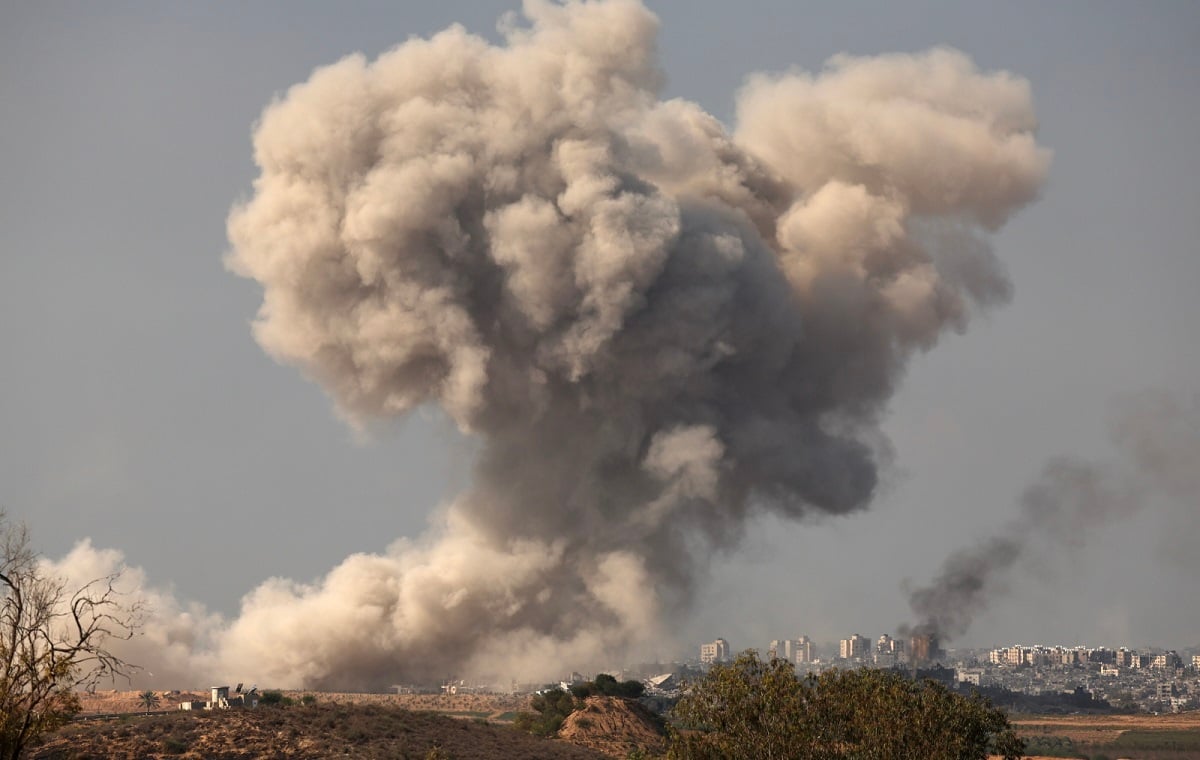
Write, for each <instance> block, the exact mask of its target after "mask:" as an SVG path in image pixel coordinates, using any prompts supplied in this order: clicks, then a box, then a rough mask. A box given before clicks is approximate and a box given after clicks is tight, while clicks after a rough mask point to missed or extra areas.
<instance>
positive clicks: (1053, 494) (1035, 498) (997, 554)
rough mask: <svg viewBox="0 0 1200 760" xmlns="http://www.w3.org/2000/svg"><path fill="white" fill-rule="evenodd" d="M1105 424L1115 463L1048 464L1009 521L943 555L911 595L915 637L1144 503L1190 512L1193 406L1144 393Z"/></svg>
mask: <svg viewBox="0 0 1200 760" xmlns="http://www.w3.org/2000/svg"><path fill="white" fill-rule="evenodd" d="M1111 427H1112V438H1113V441H1114V443H1115V444H1116V446H1117V449H1118V452H1119V457H1118V458H1117V459H1116V460H1114V461H1112V462H1105V463H1097V462H1084V461H1078V460H1072V459H1066V458H1060V459H1054V460H1052V461H1050V462H1049V463H1047V464H1046V466H1045V467H1044V468H1043V470H1042V472H1041V473H1040V474H1039V475H1038V477H1037V479H1036V480H1035V481H1034V482H1033V483H1032V484H1031V485H1030V486H1029V487H1028V488H1027V489H1026V490H1025V492H1024V494H1023V495H1022V497H1021V509H1020V515H1019V517H1018V518H1017V519H1016V520H1014V521H1013V522H1012V523H1010V524H1009V525H1007V526H1005V527H1004V528H1003V529H1002V530H1001V531H1000V532H998V533H997V534H996V535H994V536H991V537H988V538H986V539H984V540H983V541H980V542H979V543H978V544H976V545H974V546H972V547H970V548H967V549H963V550H960V551H958V552H955V553H954V554H952V555H950V557H948V558H947V559H946V561H945V563H944V564H943V565H942V567H941V569H940V570H939V572H938V574H937V576H936V577H935V578H934V579H933V581H932V582H930V584H929V585H927V586H923V587H920V588H917V589H915V590H913V591H912V592H911V593H910V595H909V604H910V606H911V607H912V610H913V613H914V614H915V616H916V618H917V620H918V621H919V622H918V623H917V625H916V626H915V629H914V631H915V632H917V633H932V634H935V635H937V636H938V637H940V638H941V639H942V640H949V639H953V638H954V637H956V636H960V635H962V634H963V633H965V632H966V631H967V629H968V628H969V627H970V625H971V622H972V621H973V620H974V619H975V617H976V616H977V615H978V614H979V613H981V612H983V611H984V610H985V609H987V607H988V606H989V605H990V604H991V603H992V602H994V601H995V600H996V599H997V598H998V597H1000V596H1002V595H1003V593H1004V591H1005V585H1004V584H1005V582H1006V580H1007V578H1008V575H1009V573H1010V571H1011V570H1012V569H1013V568H1014V567H1016V566H1018V565H1020V564H1023V563H1027V562H1031V563H1036V564H1039V565H1040V564H1041V561H1040V560H1041V558H1043V557H1044V556H1045V553H1047V552H1051V551H1058V550H1061V549H1063V548H1071V547H1078V546H1081V545H1082V544H1083V543H1084V541H1085V539H1086V538H1087V536H1088V534H1089V533H1090V532H1091V531H1093V530H1095V529H1096V528H1097V527H1098V526H1102V525H1111V524H1112V523H1113V522H1115V521H1118V520H1121V519H1124V518H1128V517H1131V516H1133V515H1135V514H1138V513H1139V512H1140V511H1141V510H1143V509H1146V508H1148V507H1149V505H1155V506H1157V507H1159V508H1162V509H1172V508H1176V509H1181V510H1184V511H1186V512H1189V513H1190V512H1194V510H1195V505H1196V504H1197V503H1200V474H1198V473H1200V404H1198V403H1192V404H1191V405H1188V404H1187V403H1185V402H1183V401H1181V400H1180V399H1178V398H1176V397H1174V396H1172V395H1170V394H1168V393H1164V392H1161V391H1154V392H1145V393H1142V394H1139V395H1137V396H1133V397H1130V398H1128V399H1125V400H1124V401H1123V402H1122V403H1120V404H1118V408H1117V411H1116V414H1115V415H1114V418H1113V423H1112V426H1111ZM1168 522H1169V521H1168ZM902 630H906V629H905V628H903V627H902Z"/></svg>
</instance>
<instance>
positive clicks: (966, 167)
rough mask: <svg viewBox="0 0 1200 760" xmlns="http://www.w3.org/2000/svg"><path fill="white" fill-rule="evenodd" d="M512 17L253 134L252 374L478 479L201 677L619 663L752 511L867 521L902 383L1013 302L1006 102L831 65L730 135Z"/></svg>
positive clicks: (370, 681)
mask: <svg viewBox="0 0 1200 760" xmlns="http://www.w3.org/2000/svg"><path fill="white" fill-rule="evenodd" d="M524 15H525V18H526V22H525V23H516V22H507V23H506V24H505V25H504V27H505V28H504V29H503V30H502V31H503V33H504V37H505V42H504V44H502V45H492V44H489V43H488V42H486V41H485V40H483V39H481V38H479V37H475V36H472V35H470V34H468V33H467V32H466V31H464V30H463V29H461V28H458V27H452V28H450V29H447V30H446V31H444V32H442V33H440V34H437V35H435V36H434V37H432V38H430V39H412V40H410V41H408V42H406V43H404V44H402V45H400V46H399V47H397V48H395V49H393V50H392V51H390V52H388V53H386V54H384V55H382V56H381V57H380V58H379V59H378V60H376V61H374V62H368V61H367V60H365V59H364V58H363V57H362V56H357V55H355V56H350V57H348V58H346V59H344V60H342V61H340V62H338V63H335V64H333V65H331V66H328V67H326V68H322V69H320V70H318V71H316V72H315V73H314V74H313V75H312V77H311V78H310V79H309V81H307V82H305V83H303V84H300V85H297V86H295V87H293V88H292V89H291V90H289V91H288V92H287V94H286V95H285V96H283V97H281V98H280V99H278V100H277V101H276V102H275V103H273V104H272V105H271V106H270V107H269V108H267V110H266V112H265V113H264V114H263V116H262V120H261V123H260V124H259V125H258V128H257V130H256V133H255V136H254V150H255V160H256V161H257V163H258V166H259V167H260V168H261V174H260V176H259V177H258V179H257V180H256V181H255V183H254V191H253V194H252V197H250V198H249V200H248V201H247V202H245V203H244V204H242V205H239V206H238V207H237V208H235V209H234V210H233V212H232V213H231V215H230V218H229V237H230V240H231V243H232V249H231V251H230V253H229V255H228V259H227V262H228V266H229V267H230V269H232V270H233V271H234V272H236V273H238V274H240V275H242V276H245V277H248V278H252V279H254V280H256V281H257V282H258V283H260V284H261V286H262V288H263V305H262V309H261V311H260V312H259V315H258V319H257V322H256V323H255V335H256V337H257V339H258V341H259V342H260V343H261V345H262V346H263V347H264V348H265V349H266V350H267V351H268V352H270V354H271V355H272V356H274V357H276V358H277V359H278V360H280V361H282V362H286V363H289V364H294V365H296V366H298V367H299V368H301V369H302V370H303V371H304V372H305V373H306V374H307V375H309V376H310V377H312V378H315V379H316V380H317V381H318V382H319V383H320V384H321V385H322V386H323V387H324V388H325V389H326V390H327V391H328V392H329V394H330V395H331V396H332V398H333V399H334V401H335V403H336V405H337V408H338V409H339V410H340V411H341V412H342V413H343V414H344V416H345V417H346V418H347V419H348V420H350V421H351V422H352V423H353V424H356V425H368V424H371V423H372V421H374V420H380V419H386V418H390V417H398V416H401V415H404V414H405V413H407V412H409V411H411V410H412V409H414V408H417V407H419V406H421V405H426V404H436V405H438V406H440V407H441V408H442V409H444V410H445V411H446V413H447V414H448V415H449V416H450V417H451V418H452V419H453V420H454V421H455V423H456V424H457V425H458V426H459V427H460V428H461V429H462V430H463V431H464V432H465V433H468V434H470V435H472V436H475V437H477V438H478V440H479V442H480V453H479V457H478V461H477V463H476V466H475V470H474V479H473V485H472V487H471V488H470V489H469V490H468V491H467V492H466V493H463V494H461V495H460V496H459V497H458V498H457V499H456V500H455V501H454V503H453V504H452V505H450V506H448V507H447V509H446V510H445V513H444V517H443V521H442V524H441V525H440V526H439V527H438V528H437V529H436V530H435V531H433V532H432V534H431V535H429V536H427V537H426V538H425V539H424V540H423V541H421V542H419V543H416V544H409V543H400V544H397V545H396V546H394V547H393V548H392V549H391V550H390V551H388V552H387V553H385V554H383V555H380V556H374V555H356V556H353V557H350V558H349V559H347V560H346V561H345V562H343V563H342V564H341V565H340V566H339V567H337V568H335V569H334V570H333V571H332V572H331V573H330V574H329V575H328V576H327V577H326V578H324V579H323V580H322V581H321V582H319V583H317V584H315V585H303V584H298V583H293V582H290V581H284V580H273V581H270V582H268V583H266V584H264V585H263V586H262V587H260V588H258V589H256V590H255V591H253V592H252V593H250V594H249V595H248V596H247V597H246V598H245V600H244V601H243V605H242V611H241V614H240V616H239V617H238V619H237V620H235V621H232V622H230V623H227V624H224V627H223V629H222V630H221V632H220V635H219V637H215V638H216V639H219V640H218V641H214V643H213V646H214V647H215V651H214V653H213V659H212V661H213V663H214V665H213V667H217V668H220V669H221V671H222V672H228V673H249V672H255V673H259V674H260V675H259V680H260V681H269V682H271V683H279V684H290V683H303V684H306V685H310V686H324V687H336V686H355V687H367V686H380V685H387V684H390V683H395V682H398V681H401V680H420V679H430V678H438V677H442V676H445V675H448V674H451V673H459V674H462V673H472V672H473V673H494V674H504V675H509V674H517V675H521V676H524V677H528V678H532V677H536V676H540V675H545V674H548V673H552V672H558V671H559V669H560V668H561V667H562V666H563V665H564V664H578V665H579V666H584V665H585V664H586V663H589V662H593V663H594V662H597V661H598V660H599V659H600V658H604V657H608V656H614V655H616V656H620V657H622V658H624V657H625V656H627V655H628V654H629V653H630V651H631V650H630V647H631V646H632V645H635V644H636V643H637V642H638V641H641V640H647V639H653V638H654V637H655V636H657V635H658V634H659V633H660V626H662V625H663V623H664V622H665V621H666V620H668V619H669V618H670V616H671V615H672V614H674V613H675V612H677V611H679V610H681V609H684V608H685V607H686V605H687V604H688V602H689V599H690V596H691V594H692V591H693V579H694V578H695V577H696V575H697V572H698V571H700V570H701V569H702V567H703V564H704V559H705V557H706V556H707V553H708V552H709V551H710V550H711V549H713V548H714V547H729V546H732V545H734V544H735V543H736V542H737V540H738V538H739V537H740V535H741V534H742V531H743V527H744V525H745V522H746V520H747V518H748V517H750V516H751V515H752V514H753V513H754V512H756V511H766V510H770V511H774V512H776V513H779V514H781V515H784V516H787V517H791V518H803V517H805V516H806V515H810V514H842V513H848V512H851V511H854V510H858V509H862V508H863V507H865V506H866V505H867V504H868V502H869V501H870V500H871V497H872V494H873V492H874V490H875V487H876V482H877V468H878V466H879V464H880V457H881V456H882V455H884V454H885V453H886V443H885V442H884V441H885V439H884V438H883V436H882V434H881V433H880V431H879V428H878V421H879V418H880V415H881V413H882V411H883V410H884V408H885V405H886V404H887V402H888V400H889V398H890V396H891V395H892V392H893V389H894V388H895V386H896V384H897V382H898V381H899V379H900V377H901V375H902V373H903V370H904V367H905V364H906V362H907V360H908V358H909V357H910V356H911V355H912V353H913V352H914V351H916V350H923V349H927V348H929V347H931V346H933V345H934V344H935V343H936V341H937V339H938V337H939V336H940V335H941V334H942V333H943V332H944V331H945V330H947V329H954V330H961V329H963V328H964V327H965V325H966V324H967V322H968V319H969V317H970V315H971V313H972V312H973V311H974V310H976V309H978V308H980V307H985V306H988V305H991V304H995V303H998V302H1002V301H1004V300H1005V299H1006V298H1007V296H1008V292H1009V285H1008V282H1007V279H1006V277H1005V275H1004V273H1003V271H1002V268H1001V267H1000V266H999V264H998V262H997V260H996V259H995V257H994V256H993V254H992V252H991V250H990V249H989V247H988V245H987V243H986V239H985V238H986V235H987V234H988V233H989V232H991V231H993V230H995V229H996V228H998V227H999V226H1000V225H1001V224H1003V222H1004V221H1005V220H1006V219H1007V218H1008V217H1009V215H1010V214H1011V213H1013V212H1014V211H1015V210H1016V209H1018V208H1020V207H1021V206H1022V205H1024V204H1026V203H1027V202H1029V201H1031V200H1032V199H1033V198H1034V197H1035V196H1036V194H1037V192H1038V189H1039V186H1040V185H1041V183H1042V181H1043V177H1044V174H1045V172H1046V168H1047V164H1048V153H1047V152H1046V151H1045V150H1044V149H1042V148H1040V147H1039V146H1038V145H1037V144H1036V141H1035V138H1034V134H1033V133H1034V129H1035V120H1034V116H1033V110H1032V105H1031V98H1030V93H1029V87H1028V85H1027V83H1026V82H1025V81H1023V80H1021V79H1019V78H1017V77H1014V76H1013V75H1011V74H1008V73H1004V72H1000V73H982V72H980V71H978V70H977V69H976V68H975V67H974V65H973V64H972V63H971V61H970V60H969V59H968V58H967V57H966V56H964V55H963V54H961V53H958V52H956V51H953V50H945V49H938V50H933V51H930V52H927V53H922V54H918V55H889V56H882V57H878V58H854V57H849V56H838V57H836V58H833V59H832V60H830V61H829V62H828V64H827V66H826V68H825V69H824V70H823V71H822V72H821V73H819V74H817V75H810V74H805V73H800V72H792V73H788V74H782V75H771V76H767V75H763V76H755V77H753V78H751V79H750V80H749V82H748V84H747V85H746V86H745V88H744V89H743V90H742V92H741V93H740V96H739V99H738V108H737V124H736V128H735V129H734V130H733V131H732V132H729V131H727V130H726V128H725V127H724V126H723V125H722V124H721V123H720V122H718V121H717V120H716V119H715V118H713V117H712V116H710V115H709V114H707V113H705V112H704V111H703V110H702V109H701V108H700V107H698V106H697V105H696V104H694V103H691V102H688V101H685V100H669V101H662V100H660V99H659V97H658V92H659V88H660V86H661V83H662V80H663V76H662V72H661V71H660V70H659V68H658V63H657V60H656V52H655V36H656V31H657V20H656V19H655V17H654V16H653V15H652V14H651V13H650V12H649V11H647V10H646V9H645V8H644V7H643V6H642V5H641V4H640V3H638V2H633V1H631V0H611V1H608V2H567V3H566V4H563V5H558V4H551V3H548V2H542V1H538V0H529V1H528V2H526V4H525V7H524ZM180 614H182V613H180ZM163 635H164V636H166V637H167V638H168V639H169V633H164V634H163Z"/></svg>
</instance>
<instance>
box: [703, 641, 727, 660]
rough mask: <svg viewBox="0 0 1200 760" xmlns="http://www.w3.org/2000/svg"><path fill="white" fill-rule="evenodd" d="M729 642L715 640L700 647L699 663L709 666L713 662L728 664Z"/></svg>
mask: <svg viewBox="0 0 1200 760" xmlns="http://www.w3.org/2000/svg"><path fill="white" fill-rule="evenodd" d="M730 659H731V658H730V656H729V642H728V641H726V640H725V639H717V640H716V641H712V642H709V643H708V644H701V645H700V662H702V663H704V664H706V665H711V664H713V663H715V662H729V660H730Z"/></svg>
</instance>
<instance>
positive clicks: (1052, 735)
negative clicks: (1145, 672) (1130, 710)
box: [1013, 713, 1200, 760]
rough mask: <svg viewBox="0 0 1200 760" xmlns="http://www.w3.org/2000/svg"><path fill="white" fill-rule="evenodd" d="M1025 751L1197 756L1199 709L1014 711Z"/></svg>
mask: <svg viewBox="0 0 1200 760" xmlns="http://www.w3.org/2000/svg"><path fill="white" fill-rule="evenodd" d="M1013 724H1014V725H1015V726H1016V729H1017V732H1018V733H1019V734H1020V735H1021V736H1022V737H1023V738H1024V739H1025V740H1026V742H1027V743H1028V747H1029V752H1030V754H1031V755H1035V756H1038V757H1056V758H1059V757H1070V758H1087V760H1116V759H1117V758H1130V759H1131V760H1195V758H1200V713H1179V714H1175V715H1086V716H1082V715H1081V716H1052V717H1049V716H1048V717H1037V716H1018V717H1016V718H1014V719H1013Z"/></svg>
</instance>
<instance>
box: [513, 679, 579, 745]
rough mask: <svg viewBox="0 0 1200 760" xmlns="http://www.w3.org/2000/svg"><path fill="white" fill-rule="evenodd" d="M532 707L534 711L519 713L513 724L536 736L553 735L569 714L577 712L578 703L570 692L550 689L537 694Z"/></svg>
mask: <svg viewBox="0 0 1200 760" xmlns="http://www.w3.org/2000/svg"><path fill="white" fill-rule="evenodd" d="M530 707H532V708H533V710H534V711H533V712H531V713H530V712H520V713H517V717H516V719H515V720H513V725H514V726H516V727H517V728H518V729H520V730H522V731H528V732H529V733H531V734H534V735H536V736H553V735H554V734H556V733H557V732H558V729H560V728H562V724H563V721H564V720H566V719H567V716H568V715H570V714H571V713H573V712H575V708H576V707H578V703H577V702H576V701H575V698H574V697H573V696H571V694H570V693H569V692H566V691H563V690H562V689H549V690H547V691H544V692H542V693H540V694H537V695H535V696H534V698H533V700H532V701H531V702H530Z"/></svg>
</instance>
